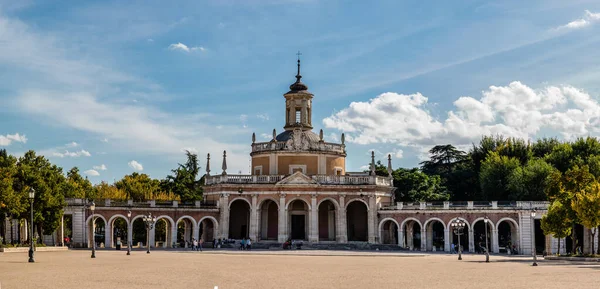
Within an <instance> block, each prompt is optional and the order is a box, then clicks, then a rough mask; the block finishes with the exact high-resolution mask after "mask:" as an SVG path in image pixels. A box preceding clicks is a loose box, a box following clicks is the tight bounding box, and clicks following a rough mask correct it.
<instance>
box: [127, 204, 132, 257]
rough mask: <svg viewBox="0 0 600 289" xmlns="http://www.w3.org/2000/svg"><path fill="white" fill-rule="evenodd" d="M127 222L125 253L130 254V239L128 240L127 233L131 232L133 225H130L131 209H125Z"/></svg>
mask: <svg viewBox="0 0 600 289" xmlns="http://www.w3.org/2000/svg"><path fill="white" fill-rule="evenodd" d="M127 223H128V224H129V227H128V228H127V255H131V240H129V234H131V229H132V228H133V225H131V210H129V211H127Z"/></svg>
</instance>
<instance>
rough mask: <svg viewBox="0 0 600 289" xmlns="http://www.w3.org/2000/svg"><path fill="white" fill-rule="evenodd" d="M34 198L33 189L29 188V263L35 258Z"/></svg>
mask: <svg viewBox="0 0 600 289" xmlns="http://www.w3.org/2000/svg"><path fill="white" fill-rule="evenodd" d="M34 198H35V190H34V189H33V188H31V190H29V200H30V201H31V207H30V211H31V222H30V224H29V227H30V230H29V232H31V233H30V236H29V263H34V262H35V260H34V259H33V199H34Z"/></svg>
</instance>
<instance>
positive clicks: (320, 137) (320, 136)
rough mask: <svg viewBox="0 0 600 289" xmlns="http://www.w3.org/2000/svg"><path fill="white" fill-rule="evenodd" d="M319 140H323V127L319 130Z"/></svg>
mask: <svg viewBox="0 0 600 289" xmlns="http://www.w3.org/2000/svg"><path fill="white" fill-rule="evenodd" d="M319 141H320V142H322V141H323V129H321V130H320V131H319Z"/></svg>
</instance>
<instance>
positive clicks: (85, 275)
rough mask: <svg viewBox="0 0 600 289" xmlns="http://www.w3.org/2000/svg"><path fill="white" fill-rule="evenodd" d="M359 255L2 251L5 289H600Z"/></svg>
mask: <svg viewBox="0 0 600 289" xmlns="http://www.w3.org/2000/svg"><path fill="white" fill-rule="evenodd" d="M456 258H457V256H456V255H443V254H434V255H424V254H414V253H396V252H353V251H322V250H318V251H308V250H306V251H303V250H299V251H235V250H228V251H211V252H208V251H205V252H191V251H154V252H152V253H151V254H149V255H148V254H146V253H145V252H143V251H134V252H133V253H132V255H131V256H126V255H125V251H114V250H99V251H98V252H97V258H96V259H91V258H90V252H89V251H85V250H71V251H68V252H38V253H36V261H37V262H36V263H33V264H29V263H27V254H26V253H11V254H0V283H1V284H2V287H1V288H3V289H6V288H36V289H39V288H127V289H135V288H144V289H149V288H209V289H213V288H214V286H218V288H219V289H225V288H444V289H452V288H461V289H464V288H473V287H478V288H528V289H531V288H549V289H552V288H571V287H576V288H578V289H579V288H584V289H585V288H600V264H589V263H578V262H564V261H546V260H540V262H539V264H540V265H539V266H538V267H532V266H531V265H530V264H531V262H530V261H531V258H529V257H527V258H525V257H504V256H492V257H491V260H492V262H491V263H489V264H486V263H484V262H482V261H483V260H485V258H484V256H483V255H464V256H463V261H458V260H456Z"/></svg>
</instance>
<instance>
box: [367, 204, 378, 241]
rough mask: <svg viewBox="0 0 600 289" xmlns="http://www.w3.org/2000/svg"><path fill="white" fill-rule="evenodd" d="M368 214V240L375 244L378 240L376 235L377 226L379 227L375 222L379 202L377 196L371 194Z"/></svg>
mask: <svg viewBox="0 0 600 289" xmlns="http://www.w3.org/2000/svg"><path fill="white" fill-rule="evenodd" d="M367 215H368V216H367V220H368V233H369V237H368V241H369V243H371V244H373V243H376V242H377V238H376V235H375V231H376V229H375V228H376V227H377V226H376V225H375V223H376V222H377V204H376V200H375V196H373V195H369V208H368V210H367Z"/></svg>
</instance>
